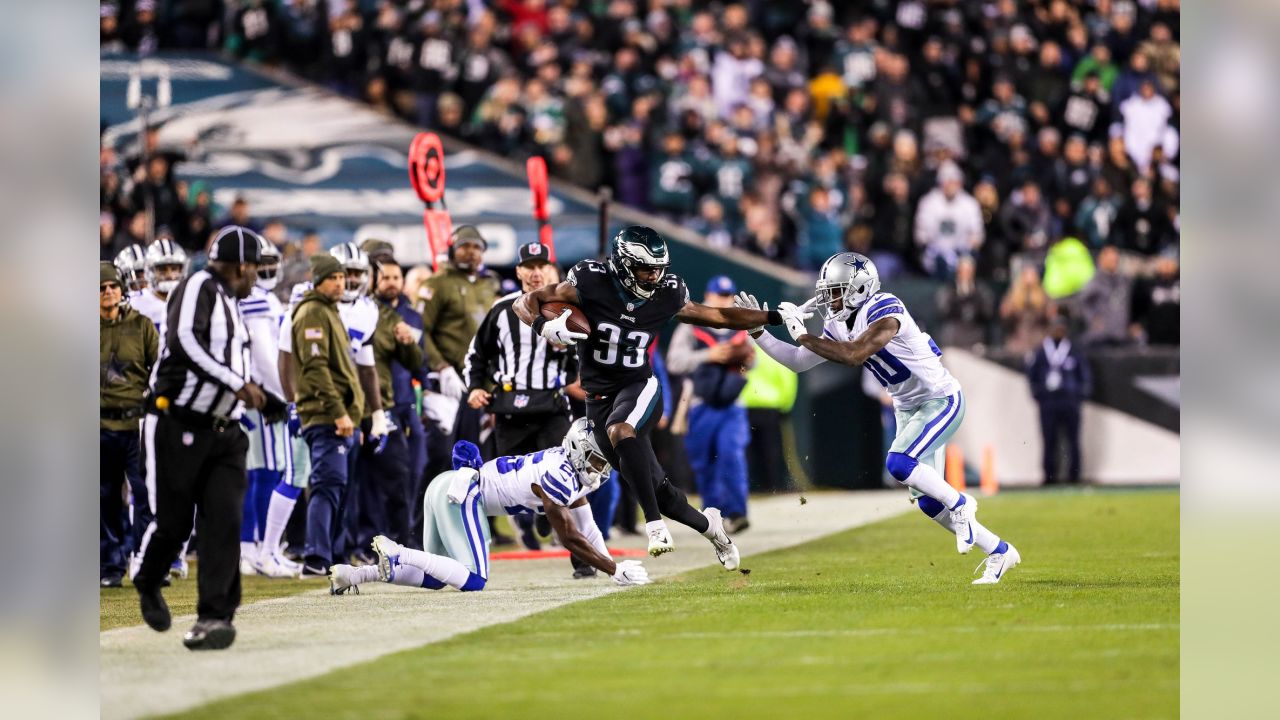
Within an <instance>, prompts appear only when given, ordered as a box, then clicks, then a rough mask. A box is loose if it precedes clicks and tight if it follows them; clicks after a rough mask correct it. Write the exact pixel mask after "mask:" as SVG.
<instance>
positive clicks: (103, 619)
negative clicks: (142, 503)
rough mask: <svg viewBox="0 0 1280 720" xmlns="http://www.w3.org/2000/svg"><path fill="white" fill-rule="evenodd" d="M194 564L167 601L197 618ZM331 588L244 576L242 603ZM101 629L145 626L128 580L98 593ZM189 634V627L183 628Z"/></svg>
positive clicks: (320, 581)
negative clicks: (120, 586) (121, 584)
mask: <svg viewBox="0 0 1280 720" xmlns="http://www.w3.org/2000/svg"><path fill="white" fill-rule="evenodd" d="M197 564H198V563H194V562H193V563H191V573H190V575H189V577H188V578H187V579H186V580H175V581H174V582H173V584H172V585H170V586H169V587H167V588H165V589H164V591H163V592H164V600H165V602H166V603H168V604H169V611H170V612H172V613H173V614H174V616H175V617H176V616H178V615H194V614H195V611H196V565H197ZM327 587H329V581H328V580H326V579H324V578H307V579H306V580H287V579H285V580H280V579H272V578H265V577H261V576H258V577H251V576H243V575H242V576H241V577H240V593H241V603H242V604H245V605H247V604H249V603H251V602H257V601H259V600H269V599H271V598H276V597H285V596H288V595H297V594H298V593H302V592H306V591H308V590H319V589H322V588H327ZM98 610H99V611H98V629H99V630H110V629H111V628H117V627H126V626H128V625H141V624H142V613H141V611H140V610H138V593H137V592H136V591H134V589H133V586H132V585H130V584H129V581H128V580H126V581H125V583H124V587H122V588H111V589H103V590H99V591H98ZM179 629H180V630H181V631H182V632H186V631H187V628H185V627H183V628H179Z"/></svg>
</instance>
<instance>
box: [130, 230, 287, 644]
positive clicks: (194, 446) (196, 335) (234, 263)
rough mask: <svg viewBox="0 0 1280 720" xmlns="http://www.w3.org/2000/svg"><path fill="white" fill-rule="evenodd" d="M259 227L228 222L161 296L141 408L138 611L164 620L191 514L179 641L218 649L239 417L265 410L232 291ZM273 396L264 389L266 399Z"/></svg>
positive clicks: (240, 468)
mask: <svg viewBox="0 0 1280 720" xmlns="http://www.w3.org/2000/svg"><path fill="white" fill-rule="evenodd" d="M259 259H260V258H259V250H258V236H257V235H256V234H255V233H254V232H253V231H251V230H248V229H246V228H241V227H238V226H235V225H231V226H228V227H226V228H223V229H222V231H220V232H219V233H218V235H217V237H216V238H214V241H213V247H212V250H211V252H210V260H209V265H208V267H207V268H205V269H204V270H201V271H199V272H196V273H194V274H192V275H191V276H190V277H188V278H186V279H185V280H183V281H182V282H181V283H180V284H179V285H178V287H177V288H176V289H175V290H174V291H173V292H172V293H171V294H170V296H169V309H168V312H169V315H168V323H167V328H166V331H165V333H166V336H165V353H164V356H163V357H161V358H160V363H159V367H158V368H157V370H156V374H155V377H154V380H153V384H152V388H151V391H152V392H151V395H152V398H153V400H152V403H151V407H150V412H153V413H156V414H157V415H159V417H158V419H157V421H156V424H155V436H154V438H153V439H152V440H149V443H148V445H149V447H150V448H152V452H153V453H154V457H153V458H150V459H149V460H150V461H151V462H153V463H154V469H155V473H154V476H155V485H154V487H150V488H148V490H149V491H150V492H151V493H152V498H153V504H154V508H153V509H154V510H155V515H156V531H155V533H154V534H153V535H152V536H151V542H150V544H149V545H148V546H147V550H146V554H145V556H144V557H143V558H142V567H141V569H140V570H139V571H138V574H137V576H136V577H135V578H134V585H135V586H136V587H137V590H138V597H139V603H140V605H141V608H142V618H143V620H145V621H146V623H147V625H149V626H150V627H151V628H152V629H153V630H156V631H161V632H163V631H165V630H168V629H169V625H170V624H171V618H170V616H169V607H168V606H167V605H166V604H165V601H164V597H163V596H161V594H160V587H161V583H162V582H163V580H164V578H165V575H166V574H167V573H168V571H169V564H170V563H172V562H173V560H174V558H175V557H177V554H178V551H179V549H180V548H181V547H182V543H183V541H185V540H186V539H187V538H188V537H189V536H190V535H191V526H192V522H193V521H192V517H193V516H194V515H197V514H198V517H199V521H200V535H199V538H198V542H199V555H200V566H199V575H198V585H199V600H198V603H197V605H196V614H197V616H198V619H197V620H196V624H195V625H194V626H192V628H191V630H189V631H188V632H187V634H186V635H185V636H183V639H182V642H183V644H184V645H186V646H187V647H188V648H190V649H192V650H206V649H207V650H217V649H222V648H225V647H227V646H228V645H230V644H231V643H232V641H234V640H235V637H236V631H235V627H233V626H232V625H231V619H232V617H233V616H234V615H235V612H236V608H237V607H238V606H239V605H240V566H239V559H240V514H241V511H242V504H243V501H244V492H245V485H246V484H247V480H246V473H245V454H246V453H247V452H248V449H249V440H248V438H247V437H246V436H245V434H244V432H242V431H241V430H240V423H239V421H238V418H239V416H240V414H241V413H242V412H243V411H244V409H245V408H249V409H254V410H258V409H264V408H265V409H267V410H268V411H270V410H271V409H272V408H271V407H269V406H268V397H267V395H266V394H265V393H264V392H263V390H262V388H260V387H259V386H258V385H256V384H255V383H253V382H250V381H249V380H248V377H249V367H250V365H249V363H250V361H249V333H248V331H247V330H246V329H245V325H244V320H243V318H242V317H241V316H240V308H239V305H238V302H237V301H238V300H240V299H243V298H245V297H248V296H249V292H250V290H252V289H253V285H254V282H255V280H256V279H257V277H258V262H259ZM278 402H281V401H280V400H279V399H278V398H271V403H272V405H274V404H275V403H278Z"/></svg>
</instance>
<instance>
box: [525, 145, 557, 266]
mask: <svg viewBox="0 0 1280 720" xmlns="http://www.w3.org/2000/svg"><path fill="white" fill-rule="evenodd" d="M524 168H525V172H527V173H528V175H529V190H530V191H532V192H533V219H534V220H537V221H538V242H540V243H542V244H543V245H546V246H547V255H548V259H549V260H550V261H551V262H555V261H556V243H555V240H554V239H552V237H551V223H550V222H549V221H550V219H551V214H550V211H548V210H547V161H546V160H544V159H543V158H542V157H540V156H535V157H531V158H529V160H528V161H527V162H526V163H525V165H524Z"/></svg>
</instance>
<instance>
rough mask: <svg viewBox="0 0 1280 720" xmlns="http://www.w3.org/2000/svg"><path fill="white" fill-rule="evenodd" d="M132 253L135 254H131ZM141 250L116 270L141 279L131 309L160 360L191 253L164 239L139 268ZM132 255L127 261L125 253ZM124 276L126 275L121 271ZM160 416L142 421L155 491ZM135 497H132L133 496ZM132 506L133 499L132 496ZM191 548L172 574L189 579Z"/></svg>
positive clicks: (135, 564)
mask: <svg viewBox="0 0 1280 720" xmlns="http://www.w3.org/2000/svg"><path fill="white" fill-rule="evenodd" d="M131 250H132V252H130V251H131ZM138 250H141V246H139V245H131V246H130V247H129V248H125V251H124V252H122V253H120V256H119V257H117V258H116V267H118V268H122V265H121V263H122V262H124V263H127V264H128V263H132V264H133V265H134V266H135V267H136V269H137V271H138V272H137V274H138V275H140V277H139V278H138V280H137V283H136V284H137V285H138V286H139V287H140V289H139V290H136V291H134V292H131V293H129V305H130V306H131V307H132V308H133V309H134V310H137V311H138V312H140V313H142V314H143V315H145V316H146V317H147V318H148V319H149V320H151V322H152V323H154V324H155V326H156V331H157V332H158V333H160V347H159V351H158V352H159V355H158V357H164V347H165V346H164V336H165V329H166V326H167V324H168V317H169V309H168V308H169V293H171V292H173V290H174V289H175V288H177V287H178V283H179V282H181V281H182V278H183V276H184V275H186V274H187V253H186V251H185V250H183V249H182V246H181V245H179V244H178V243H176V242H174V241H173V239H172V238H165V237H162V238H160V239H158V240H156V241H155V242H153V243H151V245H150V246H149V247H148V248H147V249H146V252H145V253H144V254H143V255H142V263H141V265H137V253H138ZM126 252H127V253H129V255H128V257H126V255H125V253H126ZM121 275H125V273H124V270H123V269H122V270H121ZM126 282H129V281H128V280H127V279H126ZM159 367H160V363H156V368H159ZM156 368H153V369H152V378H151V379H152V382H153V383H154V382H155V369H156ZM157 419H158V418H157V416H155V415H152V414H150V413H148V414H147V415H145V416H143V419H142V445H143V458H144V463H143V464H144V465H145V466H146V471H145V474H146V476H147V477H146V479H147V486H148V487H152V483H153V482H154V481H155V477H154V475H153V471H152V469H151V468H152V463H151V462H150V460H149V456H150V455H151V447H152V443H151V438H152V437H153V434H154V431H155V425H156V420H157ZM131 495H132V494H131ZM130 502H131V504H132V502H133V498H132V496H131V498H130ZM151 533H152V528H150V527H148V528H147V531H146V533H144V534H143V536H142V543H141V544H140V547H139V548H138V552H137V553H136V554H135V555H134V557H133V558H132V559H131V560H130V562H129V577H130V578H132V577H133V576H134V575H135V574H137V571H138V568H139V567H141V566H142V553H143V551H144V550H146V547H147V543H148V542H149V541H150V540H151ZM187 570H188V567H187V546H186V545H185V544H184V545H183V546H182V551H181V552H179V553H178V559H176V560H174V561H173V567H172V568H170V574H172V575H174V576H176V577H182V578H185V577H186V576H187Z"/></svg>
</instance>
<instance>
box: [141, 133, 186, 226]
mask: <svg viewBox="0 0 1280 720" xmlns="http://www.w3.org/2000/svg"><path fill="white" fill-rule="evenodd" d="M130 205H132V207H134V208H137V209H139V210H149V211H150V212H151V213H152V217H153V218H154V226H153V227H155V228H160V227H167V228H169V229H170V230H174V231H175V234H178V233H180V234H181V235H182V236H183V240H185V239H186V227H187V224H186V223H187V218H186V213H187V208H186V204H185V203H184V202H183V200H182V198H181V197H179V196H178V188H177V187H176V186H175V185H174V183H173V180H172V178H171V177H170V175H169V161H168V160H166V159H165V157H164V156H163V155H153V156H151V157H150V158H148V160H147V166H146V176H145V178H144V179H143V181H142V182H140V183H138V184H136V185H134V186H133V193H132V197H131V198H130ZM179 244H182V243H181V241H180V242H179Z"/></svg>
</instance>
